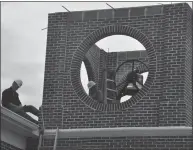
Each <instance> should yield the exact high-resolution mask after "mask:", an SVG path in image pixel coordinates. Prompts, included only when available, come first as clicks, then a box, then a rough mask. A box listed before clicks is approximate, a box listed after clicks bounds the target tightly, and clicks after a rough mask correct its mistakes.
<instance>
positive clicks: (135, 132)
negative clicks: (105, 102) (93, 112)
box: [36, 126, 192, 139]
mask: <svg viewBox="0 0 193 150" xmlns="http://www.w3.org/2000/svg"><path fill="white" fill-rule="evenodd" d="M36 134H37V133H36ZM55 134H56V129H47V130H45V132H44V137H45V138H49V139H50V138H51V139H52V138H54V137H55ZM191 135H192V127H184V126H179V127H178V126H177V127H176V126H174V127H120V128H90V129H88V128H87V129H84V128H82V129H59V136H58V138H77V137H79V138H84V137H122V136H191Z"/></svg>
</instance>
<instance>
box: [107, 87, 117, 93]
mask: <svg viewBox="0 0 193 150" xmlns="http://www.w3.org/2000/svg"><path fill="white" fill-rule="evenodd" d="M107 90H109V91H112V92H116V93H117V91H116V90H112V89H109V88H107Z"/></svg>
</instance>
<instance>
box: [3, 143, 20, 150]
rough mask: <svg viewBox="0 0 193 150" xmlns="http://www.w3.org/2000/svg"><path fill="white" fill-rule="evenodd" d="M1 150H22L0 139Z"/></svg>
mask: <svg viewBox="0 0 193 150" xmlns="http://www.w3.org/2000/svg"><path fill="white" fill-rule="evenodd" d="M1 150H22V149H20V148H17V147H15V146H13V145H10V144H8V143H6V142H4V141H1Z"/></svg>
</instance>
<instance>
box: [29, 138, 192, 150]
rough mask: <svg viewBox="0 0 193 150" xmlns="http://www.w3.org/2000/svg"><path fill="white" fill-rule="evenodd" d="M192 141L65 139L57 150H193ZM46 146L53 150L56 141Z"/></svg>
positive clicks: (31, 149)
mask: <svg viewBox="0 0 193 150" xmlns="http://www.w3.org/2000/svg"><path fill="white" fill-rule="evenodd" d="M192 140H193V137H192V136H161V137H160V136H156V137H151V136H147V137H143V136H140V137H97V138H96V137H93V138H65V139H59V140H58V145H57V150H60V149H61V150H62V149H65V150H128V149H129V150H192V148H193V142H192ZM44 144H45V145H46V146H45V147H44V148H42V150H43V149H44V150H52V149H53V144H54V141H53V140H45V142H44ZM26 150H37V149H36V147H30V148H28V149H26Z"/></svg>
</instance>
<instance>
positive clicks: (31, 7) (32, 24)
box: [1, 2, 192, 108]
mask: <svg viewBox="0 0 193 150" xmlns="http://www.w3.org/2000/svg"><path fill="white" fill-rule="evenodd" d="M108 3H109V4H110V5H112V6H113V7H114V8H120V7H134V6H136V7H137V6H145V5H157V4H159V2H108ZM161 3H162V4H169V3H171V2H161ZM189 4H190V6H191V5H192V4H191V2H189ZM61 5H63V6H65V7H67V8H68V9H69V10H70V11H78V10H79V11H80V10H92V9H109V6H107V5H106V4H105V2H2V5H1V92H2V90H4V89H6V88H8V87H10V85H11V84H12V82H13V80H15V79H22V80H23V83H24V84H23V86H22V88H21V89H19V90H18V93H19V96H20V100H21V102H22V104H23V105H25V104H31V105H34V106H36V107H37V108H38V107H39V106H40V105H41V104H42V93H43V78H44V64H45V54H46V36H47V30H43V31H42V30H41V29H42V28H45V27H47V22H48V13H54V12H65V11H66V10H64V9H63V8H62V7H61ZM128 38H129V37H128ZM117 40H119V41H122V42H123V40H124V39H123V38H118V39H117V38H116V37H111V39H110V40H108V39H106V40H104V41H101V42H99V43H98V45H99V46H100V47H102V48H104V49H107V48H109V49H110V51H111V50H112V51H116V50H117V51H119V50H123V49H125V50H135V49H142V48H143V46H142V45H140V43H139V42H137V41H136V40H134V39H133V41H131V42H130V44H129V47H130V49H128V45H127V44H126V43H127V42H125V44H121V45H120V44H119V41H117ZM130 40H132V39H131V38H130ZM112 41H116V42H112ZM112 43H113V44H112ZM123 43H124V42H123ZM131 43H132V44H131Z"/></svg>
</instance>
